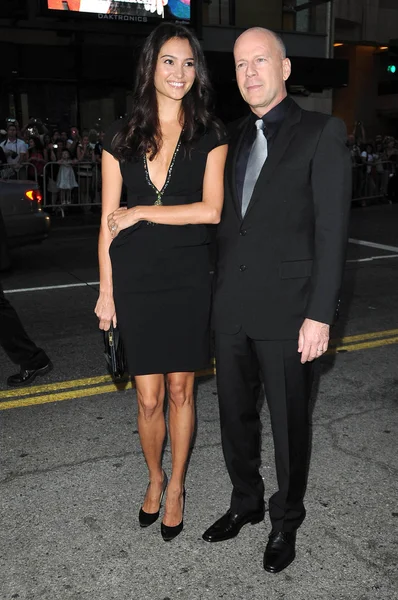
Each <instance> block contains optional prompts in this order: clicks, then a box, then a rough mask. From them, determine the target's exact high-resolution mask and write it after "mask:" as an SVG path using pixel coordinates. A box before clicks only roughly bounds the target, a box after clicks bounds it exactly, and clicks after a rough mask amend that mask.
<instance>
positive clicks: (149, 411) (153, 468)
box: [135, 374, 166, 513]
mask: <svg viewBox="0 0 398 600" xmlns="http://www.w3.org/2000/svg"><path fill="white" fill-rule="evenodd" d="M135 384H136V389H137V400H138V432H139V434H140V440H141V446H142V450H143V452H144V457H145V460H146V464H147V466H148V470H149V481H150V486H149V487H148V490H147V493H146V496H145V500H144V503H143V505H142V508H143V510H144V511H145V512H147V513H155V512H157V511H158V510H159V500H160V496H161V493H162V483H163V471H162V464H161V459H162V450H163V443H164V438H165V435H166V424H165V420H164V412H163V406H164V394H165V386H164V375H161V374H159V375H137V376H136V377H135Z"/></svg>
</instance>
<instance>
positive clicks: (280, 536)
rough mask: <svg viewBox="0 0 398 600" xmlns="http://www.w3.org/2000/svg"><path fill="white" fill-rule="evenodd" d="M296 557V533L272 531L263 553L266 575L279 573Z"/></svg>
mask: <svg viewBox="0 0 398 600" xmlns="http://www.w3.org/2000/svg"><path fill="white" fill-rule="evenodd" d="M295 557H296V532H295V531H272V532H271V533H270V536H269V539H268V544H267V547H266V549H265V553H264V569H265V570H266V571H267V573H279V572H280V571H283V569H286V567H288V566H289V565H290V563H292V562H293V561H294V559H295Z"/></svg>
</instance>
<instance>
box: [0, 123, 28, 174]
mask: <svg viewBox="0 0 398 600" xmlns="http://www.w3.org/2000/svg"><path fill="white" fill-rule="evenodd" d="M0 147H1V148H2V149H3V150H4V153H5V155H6V157H7V164H9V165H13V167H18V166H19V165H21V164H22V163H23V162H25V161H26V153H27V151H28V147H27V145H26V144H25V142H24V141H23V140H20V139H19V138H17V128H16V126H15V123H13V122H10V123H8V125H7V138H6V139H5V140H4V142H2V143H1V144H0Z"/></svg>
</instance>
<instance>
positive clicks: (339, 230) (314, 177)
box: [213, 102, 351, 340]
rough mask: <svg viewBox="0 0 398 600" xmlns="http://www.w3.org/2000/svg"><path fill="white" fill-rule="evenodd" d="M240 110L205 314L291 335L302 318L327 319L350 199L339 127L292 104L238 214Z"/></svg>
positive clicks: (224, 328)
mask: <svg viewBox="0 0 398 600" xmlns="http://www.w3.org/2000/svg"><path fill="white" fill-rule="evenodd" d="M248 123H249V117H245V118H244V119H242V120H241V121H239V122H238V123H237V124H236V125H235V127H234V128H233V130H232V131H231V139H230V146H229V152H228V157H227V163H226V168H225V202H224V208H223V214H222V218H221V223H220V225H219V226H218V233H217V246H218V259H217V267H216V279H215V296H214V314H213V317H214V319H213V322H214V326H215V329H216V331H219V332H224V333H231V334H233V333H237V332H238V331H239V330H240V328H241V327H242V328H243V329H244V330H245V332H246V333H247V334H248V335H249V336H250V337H252V338H254V339H270V340H272V339H275V340H278V339H279V340H280V339H294V338H296V337H297V335H298V331H299V329H300V327H301V325H302V323H303V320H304V319H305V318H306V317H308V318H310V319H314V320H316V321H320V322H322V323H332V322H333V320H334V315H335V311H336V308H337V304H338V298H339V291H340V286H341V280H342V274H343V268H344V260H345V251H346V243H347V235H348V234H347V229H348V215H349V209H350V202H351V163H350V156H349V152H348V149H347V148H346V145H345V143H346V135H347V134H346V128H345V125H344V123H343V122H342V121H340V120H339V119H336V118H334V117H330V116H328V115H324V114H321V113H316V112H308V111H304V110H302V109H301V108H299V106H298V105H297V104H296V103H295V102H292V104H291V106H290V108H289V110H288V112H287V115H286V117H285V119H284V121H283V122H282V124H281V126H280V129H279V131H278V133H277V137H276V139H275V141H274V142H273V146H272V152H270V155H269V157H268V159H267V160H266V162H265V164H264V167H263V169H262V171H261V173H260V175H259V178H258V180H257V184H256V186H255V188H254V191H253V195H252V198H251V201H250V204H249V206H248V209H247V212H246V214H245V217H244V219H242V217H241V213H240V206H239V201H238V198H237V193H236V185H235V167H236V160H237V156H238V152H239V147H240V143H241V140H242V137H243V134H244V132H245V129H246V127H247V125H248Z"/></svg>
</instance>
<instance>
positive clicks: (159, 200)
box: [155, 194, 163, 206]
mask: <svg viewBox="0 0 398 600" xmlns="http://www.w3.org/2000/svg"><path fill="white" fill-rule="evenodd" d="M155 206H163V202H162V196H161V195H160V194H158V197H157V198H156V200H155Z"/></svg>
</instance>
